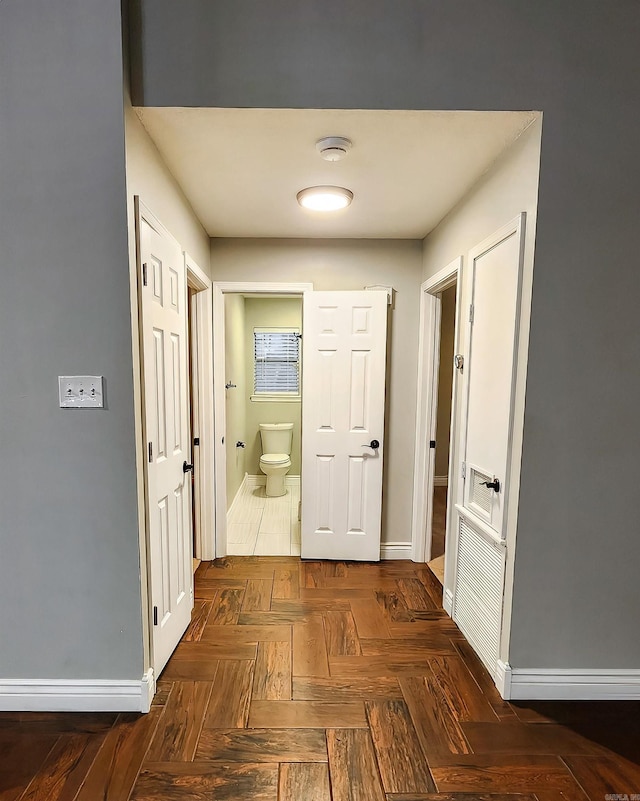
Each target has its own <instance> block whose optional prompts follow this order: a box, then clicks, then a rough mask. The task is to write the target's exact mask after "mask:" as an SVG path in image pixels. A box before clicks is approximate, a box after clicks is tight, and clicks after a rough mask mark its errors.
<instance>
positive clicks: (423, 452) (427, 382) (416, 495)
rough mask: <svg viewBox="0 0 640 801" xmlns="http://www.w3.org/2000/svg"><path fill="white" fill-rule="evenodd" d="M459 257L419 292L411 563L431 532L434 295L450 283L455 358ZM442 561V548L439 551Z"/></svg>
mask: <svg viewBox="0 0 640 801" xmlns="http://www.w3.org/2000/svg"><path fill="white" fill-rule="evenodd" d="M461 281H462V256H458V257H457V258H455V259H454V260H453V261H452V262H450V263H449V264H448V265H447V266H446V267H444V268H443V269H442V270H440V271H439V272H438V273H436V275H434V276H432V277H431V278H429V279H428V280H427V281H425V282H424V283H423V284H422V285H421V287H420V324H419V325H420V328H419V337H420V338H419V343H418V398H417V408H416V451H415V460H414V469H413V514H412V520H411V542H412V545H411V558H412V560H413V561H414V562H428V561H429V559H430V558H431V527H432V520H433V485H434V478H435V449H434V448H430V447H429V441H430V440H434V439H435V438H436V422H437V411H438V370H439V367H440V321H441V301H440V297H439V296H440V294H441V293H442V292H444V290H445V289H449V288H450V287H452V286H454V285H455V284H456V283H457V285H458V293H457V298H456V315H455V318H456V322H455V334H454V352H455V353H459V352H460V348H459V343H460V319H459V318H460V305H461V295H462V293H461V292H460V287H461ZM455 379H456V376H455V373H454V380H453V396H452V402H451V435H450V439H449V478H448V486H449V492H448V493H447V513H446V530H447V532H449V530H450V514H451V508H452V506H453V504H452V499H453V495H454V492H453V489H454V481H455V477H454V475H453V471H452V466H453V464H454V460H453V459H452V458H451V457H452V455H453V447H454V443H455V437H456V433H457V427H456V405H457V404H456V401H457V381H456V380H455ZM445 559H446V549H445Z"/></svg>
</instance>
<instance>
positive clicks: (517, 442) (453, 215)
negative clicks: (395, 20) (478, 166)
mask: <svg viewBox="0 0 640 801" xmlns="http://www.w3.org/2000/svg"><path fill="white" fill-rule="evenodd" d="M541 131H542V119H541V118H540V119H538V120H537V121H536V122H535V123H533V124H532V125H531V126H530V127H529V128H528V129H527V131H526V132H525V133H524V134H523V135H522V136H521V137H520V139H518V140H517V141H516V142H515V143H514V145H512V147H511V148H510V149H509V150H508V151H507V152H506V153H505V154H504V156H503V157H502V158H501V159H500V160H499V161H498V162H496V164H495V165H494V166H493V168H492V169H491V170H490V171H489V172H488V173H487V174H486V175H485V176H484V177H483V179H482V180H481V181H480V182H479V183H478V184H477V185H476V186H475V187H474V189H473V190H472V191H471V192H470V193H469V194H468V195H467V196H466V197H465V198H463V199H462V200H461V202H460V203H459V204H458V205H457V206H456V207H455V208H454V209H453V210H452V211H451V212H450V213H449V214H448V215H447V216H446V217H445V219H444V220H443V221H442V222H441V223H440V225H438V226H437V228H435V229H434V231H432V232H431V234H429V236H428V237H427V238H426V239H425V241H424V250H423V258H424V262H423V277H424V279H427V278H429V277H430V276H432V275H434V274H435V273H437V272H438V271H439V270H441V269H442V268H443V267H445V266H446V265H447V264H449V263H450V262H451V261H452V260H453V259H454V258H456V257H457V256H460V255H462V256H463V257H464V265H463V271H464V268H465V267H466V264H467V254H468V252H469V250H470V249H471V248H473V247H474V246H475V245H477V244H479V243H480V242H481V241H482V240H483V239H485V238H486V237H488V236H490V235H491V234H492V233H493V232H494V231H496V230H497V229H498V228H500V227H501V226H502V225H504V224H506V223H507V222H509V221H510V220H511V219H513V218H514V217H515V216H516V215H517V214H519V213H520V212H523V211H524V212H526V215H527V218H526V230H525V246H524V266H523V279H522V301H521V319H520V339H519V351H518V374H517V377H516V390H515V410H514V430H513V458H512V468H511V475H510V477H509V482H510V486H511V493H512V494H511V495H510V499H511V503H510V506H509V509H508V513H507V514H508V519H507V528H506V530H507V573H506V583H505V587H506V589H505V612H504V615H505V617H504V619H505V621H506V625H505V631H504V634H503V637H504V639H503V652H502V654H501V657H502V658H503V659H505V660H506V658H507V654H508V638H509V621H510V611H511V599H512V585H513V570H514V558H515V547H514V546H515V534H516V525H517V513H518V492H519V485H520V457H521V452H522V431H523V420H524V396H525V389H526V363H527V353H528V343H529V316H530V309H531V290H532V281H533V254H534V245H535V229H536V215H537V200H538V173H539V164H540V137H541ZM459 294H460V303H461V307H462V309H463V310H464V309H466V308H467V306H468V303H469V299H468V296H467V294H466V292H465V282H464V280H463V282H462V286H460V287H459ZM465 319H466V318H465V315H464V314H463V315H462V320H463V321H464V320H465ZM463 324H464V323H463ZM461 400H462V399H461V397H460V393H459V395H458V407H459V403H460V402H461ZM456 411H457V412H459V408H458V410H456ZM451 458H452V459H453V460H454V463H456V462H455V460H457V459H458V458H459V455H458V454H457V453H456V451H455V449H454V450H453V451H452V453H451ZM458 478H459V477H458V476H457V475H455V474H454V481H455V480H456V479H458ZM450 492H451V493H452V497H453V498H455V497H456V496H457V491H456V484H454V486H453V487H450ZM452 569H453V560H449V562H448V565H447V573H446V575H445V586H446V587H448V588H452V586H453V573H452Z"/></svg>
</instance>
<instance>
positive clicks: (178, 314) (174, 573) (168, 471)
mask: <svg viewBox="0 0 640 801" xmlns="http://www.w3.org/2000/svg"><path fill="white" fill-rule="evenodd" d="M139 220H140V227H139V231H140V255H141V258H140V271H141V274H140V276H139V286H140V296H141V312H142V339H143V377H144V410H145V414H144V417H145V434H146V439H147V471H146V481H147V487H146V501H147V521H148V527H149V560H150V577H151V603H152V606H153V621H152V624H153V628H152V644H153V655H152V660H153V669H154V672H155V675H156V676H157V675H158V674H159V673H160V671H161V670H162V668H163V667H164V666H165V664H166V662H167V660H168V659H169V657H170V656H171V653H172V652H173V650H174V648H175V647H176V645H177V644H178V642H179V640H180V637H181V636H182V634H183V633H184V631H185V629H186V628H187V626H188V625H189V620H190V617H191V609H192V606H193V575H192V562H191V558H192V557H191V550H192V533H191V498H190V491H191V480H190V474H189V473H188V472H187V473H185V472H184V468H188V466H189V465H188V463H189V462H190V461H191V460H190V458H189V457H190V448H189V417H188V409H189V407H188V383H187V382H188V376H187V369H188V362H187V360H188V348H187V281H186V270H185V264H184V259H183V256H182V252H181V250H180V247H179V245H178V243H177V242H175V241H174V240H173V239H172V238H171V236H170V235H169V234H168V233H167V232H166V231H165V230H164V229H163V228H162V226H160V224H159V223H158V222H157V220H155V219H154V218H153V217H152V215H150V214H148V213H147V212H146V211H145V210H141V211H140V217H139Z"/></svg>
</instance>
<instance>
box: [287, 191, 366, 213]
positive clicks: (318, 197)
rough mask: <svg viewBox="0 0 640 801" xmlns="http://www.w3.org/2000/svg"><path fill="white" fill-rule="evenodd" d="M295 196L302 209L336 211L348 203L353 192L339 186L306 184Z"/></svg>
mask: <svg viewBox="0 0 640 801" xmlns="http://www.w3.org/2000/svg"><path fill="white" fill-rule="evenodd" d="M296 197H297V199H298V203H299V204H300V205H301V206H302V207H303V208H304V209H310V210H311V211H338V210H339V209H346V208H347V206H349V205H350V203H351V201H352V200H353V192H351V191H350V190H349V189H344V188H343V187H341V186H308V187H307V188H306V189H302V190H301V191H300V192H298V194H297V195H296Z"/></svg>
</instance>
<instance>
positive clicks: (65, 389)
mask: <svg viewBox="0 0 640 801" xmlns="http://www.w3.org/2000/svg"><path fill="white" fill-rule="evenodd" d="M58 391H59V394H60V408H61V409H102V408H104V398H103V396H104V393H103V389H102V376H101V375H59V376H58Z"/></svg>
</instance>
